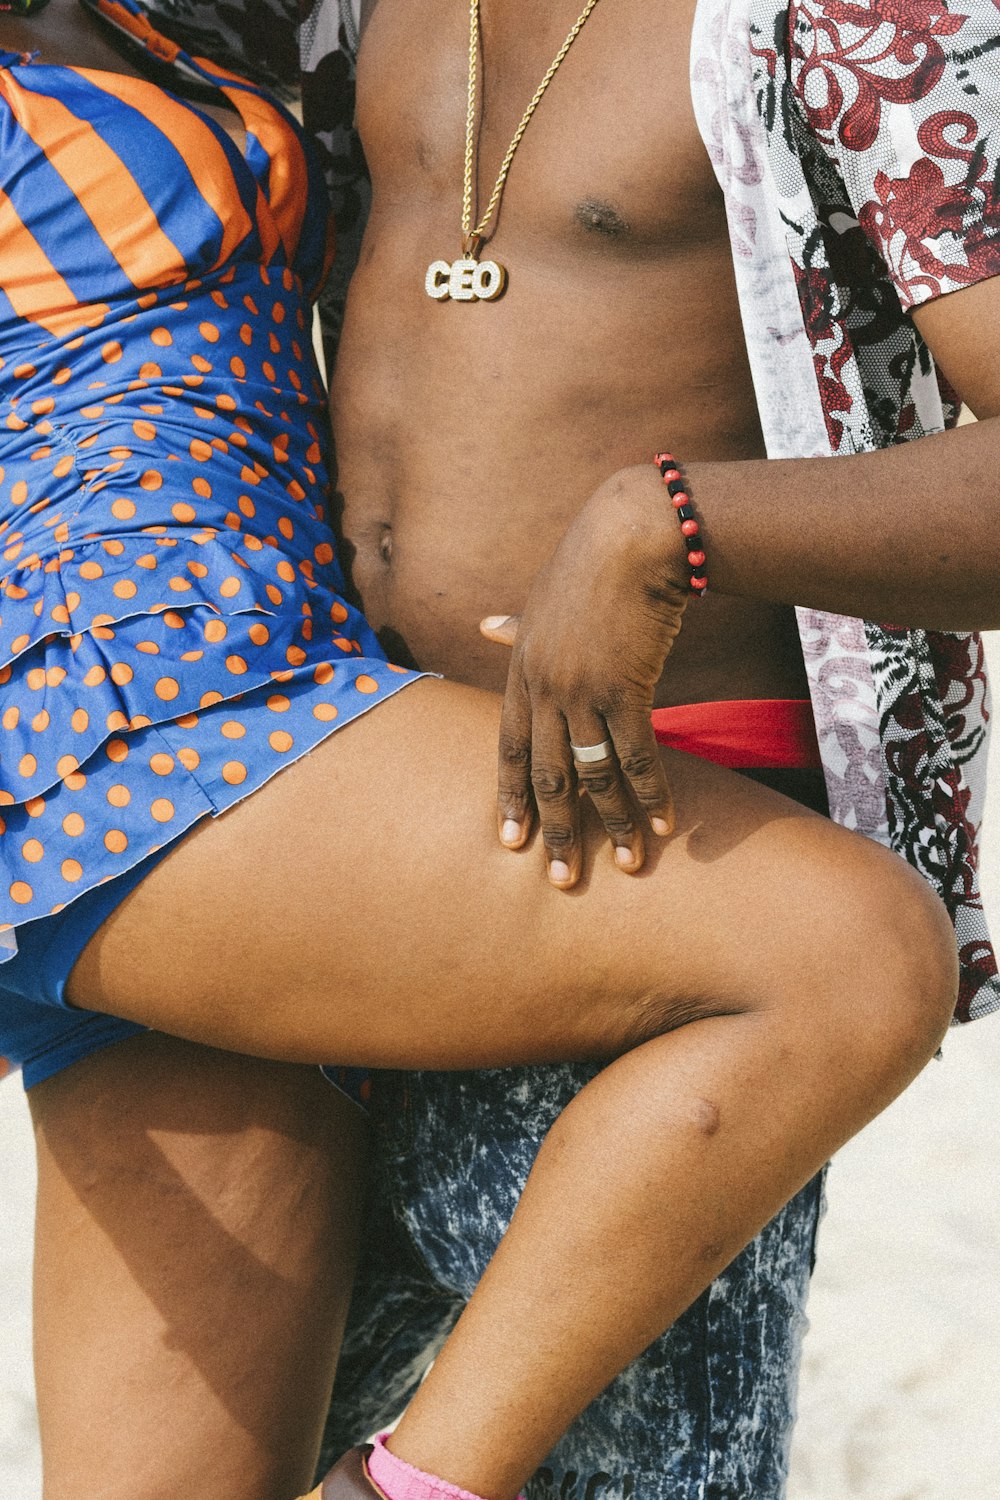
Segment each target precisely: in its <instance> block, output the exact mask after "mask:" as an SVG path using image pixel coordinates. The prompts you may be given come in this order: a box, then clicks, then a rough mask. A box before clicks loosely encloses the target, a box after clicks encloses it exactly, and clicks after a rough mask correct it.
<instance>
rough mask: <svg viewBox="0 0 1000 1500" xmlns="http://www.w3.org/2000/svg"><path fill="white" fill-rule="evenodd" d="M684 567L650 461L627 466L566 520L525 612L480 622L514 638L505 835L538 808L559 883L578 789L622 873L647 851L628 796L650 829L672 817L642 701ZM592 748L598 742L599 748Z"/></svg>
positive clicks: (566, 867)
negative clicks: (585, 752)
mask: <svg viewBox="0 0 1000 1500" xmlns="http://www.w3.org/2000/svg"><path fill="white" fill-rule="evenodd" d="M687 573H688V569H687V568H686V566H685V563H684V551H683V538H682V536H681V533H680V528H679V527H678V526H677V524H676V521H675V520H674V516H673V512H672V510H671V509H670V504H669V500H668V498H667V495H666V492H665V491H664V490H663V487H662V485H661V484H660V480H659V475H658V474H657V473H656V470H655V469H654V468H653V466H652V464H651V465H650V466H649V470H648V473H647V471H646V470H623V471H622V472H621V473H620V474H618V475H615V476H614V477H613V478H612V479H610V480H609V481H608V482H607V483H606V484H604V485H602V486H601V488H600V489H599V490H598V491H597V492H596V493H595V494H594V495H593V496H592V497H591V499H590V500H589V501H588V502H587V504H586V505H585V506H584V508H583V510H582V511H581V512H580V514H579V515H578V516H577V518H576V520H575V521H574V522H573V524H572V525H571V526H570V527H569V529H568V531H567V532H566V534H565V536H564V537H563V539H562V541H561V542H560V544H559V546H558V548H557V549H556V552H555V554H554V555H553V557H552V559H551V560H550V561H549V562H548V563H547V564H546V566H545V567H544V568H543V569H542V570H541V572H540V573H539V574H538V576H537V577H536V579H535V582H534V584H533V585H532V589H531V593H530V594H529V596H528V601H527V604H526V605H525V609H524V613H523V615H521V616H507V617H502V616H501V617H491V618H490V619H489V620H484V621H483V623H482V625H481V627H480V628H481V630H482V631H483V634H484V635H486V636H488V637H489V638H490V639H491V640H495V641H497V642H498V643H499V644H502V645H507V646H510V647H512V649H513V658H512V661H511V666H510V672H509V675H508V678H507V692H506V696H505V698H504V707H503V717H502V720H501V726H500V780H499V798H498V819H499V828H500V839H501V842H502V843H503V844H505V845H506V847H507V848H509V849H520V848H521V847H522V846H523V845H524V843H525V842H526V841H527V838H528V836H529V834H530V832H531V828H532V824H533V822H534V817H535V813H536V812H537V814H538V818H539V821H540V824H541V830H542V838H543V842H544V846H545V856H546V862H547V865H548V872H549V879H550V880H551V881H552V884H553V885H555V886H557V887H559V888H560V889H562V890H569V889H570V888H571V887H572V886H574V885H576V884H577V882H578V881H579V879H580V875H581V867H582V849H581V840H580V808H579V792H580V791H581V790H582V791H585V792H586V793H587V794H588V795H589V797H590V799H591V801H592V802H593V803H594V806H595V807H596V809H597V811H598V813H599V815H600V817H601V820H602V822H603V823H604V826H605V828H606V829H607V831H608V834H609V836H610V838H611V840H612V843H613V844H614V848H615V861H616V863H617V864H618V866H619V867H620V868H621V869H622V870H624V871H626V872H627V873H629V874H633V873H635V871H637V870H639V869H640V868H641V867H642V863H643V859H644V857H645V849H644V842H643V830H642V826H641V823H640V821H639V819H638V817H637V808H640V809H642V811H643V812H645V814H646V815H647V817H648V819H649V822H650V825H651V826H652V828H653V831H654V832H655V833H657V834H660V835H665V834H668V833H669V832H670V831H671V829H672V828H673V822H674V814H673V803H672V799H671V795H670V788H669V786H668V784H667V779H666V776H665V774H664V771H663V765H662V762H661V759H660V754H659V750H658V748H657V744H656V739H655V736H654V734H653V730H652V726H651V724H650V713H651V711H652V707H653V693H654V690H655V688H656V685H657V683H658V682H659V680H660V676H661V674H662V671H663V664H664V662H665V661H666V658H667V656H668V654H669V652H670V649H671V646H672V645H673V642H674V638H675V637H676V635H677V632H678V631H679V630H680V627H681V619H682V616H683V614H684V609H685V606H686V603H687ZM574 747H575V748H576V749H577V750H578V751H579V750H580V749H590V750H591V756H592V758H580V757H579V756H574V753H573V749H574ZM597 747H606V749H607V753H606V754H602V755H595V754H594V751H595V750H596V749H597Z"/></svg>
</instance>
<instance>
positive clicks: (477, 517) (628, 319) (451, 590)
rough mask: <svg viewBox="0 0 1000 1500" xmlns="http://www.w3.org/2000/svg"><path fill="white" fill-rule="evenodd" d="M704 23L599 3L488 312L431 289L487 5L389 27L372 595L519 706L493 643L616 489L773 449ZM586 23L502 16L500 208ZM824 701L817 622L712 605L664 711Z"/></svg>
mask: <svg viewBox="0 0 1000 1500" xmlns="http://www.w3.org/2000/svg"><path fill="white" fill-rule="evenodd" d="M693 14H694V4H693V3H692V0H684V3H683V4H682V5H680V6H670V7H667V8H666V9H663V8H660V7H655V8H651V7H649V6H647V5H644V4H641V3H640V0H613V3H610V4H605V5H598V6H597V8H596V9H595V10H594V12H593V13H592V15H591V16H590V18H589V19H588V21H587V23H586V25H585V26H584V28H583V30H582V32H581V33H580V35H579V36H578V38H577V40H576V42H575V43H574V45H573V47H572V48H571V50H570V52H569V53H568V55H567V57H566V60H565V62H564V63H563V65H562V67H561V68H560V70H559V72H558V73H557V75H556V77H555V78H554V80H553V82H552V84H551V86H550V88H549V90H548V92H547V94H546V96H545V98H544V100H543V101H542V103H541V105H540V106H539V108H538V111H537V113H536V114H535V116H534V118H533V119H532V120H531V122H530V124H529V126H528V129H527V131H526V133H525V136H524V139H523V142H522V144H521V145H520V147H519V149H518V151H517V154H516V156H515V158H514V162H513V165H512V167H511V171H510V176H509V180H508V183H507V186H506V190H505V192H504V195H503V197H502V200H501V203H500V207H499V212H498V214H497V216H496V218H495V220H494V226H493V233H492V236H491V238H490V239H489V241H488V243H487V247H486V248H484V250H483V252H482V254H483V256H484V258H485V257H486V256H487V255H495V257H496V258H497V259H499V260H501V261H502V262H503V263H504V264H505V265H506V266H507V268H508V271H509V276H510V281H509V287H508V290H507V292H506V293H505V295H504V296H503V297H502V298H501V299H499V300H498V301H496V302H489V303H484V304H481V305H480V304H476V303H463V302H443V303H442V302H436V301H434V300H432V299H431V298H429V297H428V296H427V295H426V294H425V292H424V289H423V280H424V273H425V270H426V267H427V265H428V264H429V262H430V261H432V260H434V259H436V258H439V257H441V256H444V257H445V258H446V259H449V260H450V259H452V258H453V257H455V256H457V255H458V254H459V252H460V246H461V199H462V181H463V152H464V144H465V101H466V89H467V80H468V46H469V14H468V9H467V7H465V6H457V7H456V6H455V5H452V4H446V3H444V0H421V3H419V4H415V5H410V4H408V5H402V4H399V3H395V0H372V3H371V4H369V5H368V7H367V10H366V11H363V14H362V24H363V33H362V38H363V39H362V44H361V48H360V52H359V59H358V113H357V125H358V131H359V134H360V137H361V140H362V143H363V145H364V148H365V154H366V157H367V161H368V166H369V169H370V172H371V177H372V184H373V193H374V197H373V209H372V214H371V217H370V219H369V223H368V227H367V231H366V235H365V240H364V245H363V249H362V254H361V259H360V264H359V267H358V270H357V272H356V273H355V276H354V279H353V282H352V284H351V291H350V296H349V299H348V304H347V312H346V318H345V325H344V333H343V339H342V342H341V346H340V354H339V359H338V362H337V368H336V376H335V380H334V394H333V412H334V425H335V431H336V440H337V453H338V465H339V488H340V492H341V496H342V499H343V514H342V518H341V525H342V528H343V531H344V534H345V537H346V539H347V541H348V543H349V546H350V550H349V553H348V555H350V553H351V552H353V564H352V568H353V578H354V582H355V585H356V586H357V588H358V590H359V592H360V594H361V596H362V598H363V600H364V607H365V610H366V612H367V614H368V617H369V619H370V620H371V621H372V623H373V625H374V626H375V627H376V628H377V629H379V630H380V631H381V632H382V638H383V641H384V643H385V644H386V646H387V648H388V649H389V651H390V654H393V652H396V653H397V654H399V653H400V652H405V654H406V655H407V656H409V657H410V658H412V659H414V660H415V661H416V662H418V663H419V664H420V665H421V666H422V667H425V668H429V669H431V670H435V671H440V672H443V673H445V674H446V675H448V676H449V677H453V678H457V679H459V680H461V681H464V682H468V683H473V684H478V685H481V686H484V687H489V688H493V689H497V690H501V691H502V689H503V686H504V680H505V676H506V671H507V665H508V658H507V655H506V653H505V652H503V651H501V650H498V649H497V647H496V646H495V645H492V644H491V643H489V642H488V641H485V640H483V639H482V638H481V637H480V636H479V634H478V630H477V626H478V622H479V620H480V619H481V618H482V617H483V616H486V615H491V614H497V613H517V612H518V611H519V610H520V608H521V605H522V604H523V601H524V598H525V595H526V593H527V590H528V587H529V585H530V583H531V581H532V579H533V577H534V575H535V574H536V572H537V571H538V569H539V567H540V566H541V564H542V563H544V562H545V560H546V559H547V557H548V556H549V555H550V553H551V552H552V551H553V549H554V547H555V546H556V544H557V542H558V541H559V538H560V537H561V536H562V534H563V532H564V531H565V529H566V527H567V525H568V523H569V521H570V520H571V519H572V517H573V515H574V514H575V513H576V511H577V510H578V509H579V507H580V506H581V505H582V504H583V502H584V501H585V500H586V499H587V497H588V496H589V495H590V494H591V493H592V492H593V491H594V490H595V489H596V488H597V486H598V485H599V484H600V483H602V481H603V480H605V479H606V478H607V477H608V476H609V475H610V474H612V473H613V472H614V471H615V470H617V469H619V468H622V467H624V466H626V465H629V464H638V463H643V462H647V461H648V460H649V459H650V458H651V456H652V454H653V452H654V451H655V450H656V449H657V448H658V447H663V446H670V447H672V448H673V449H674V450H675V451H676V452H678V453H680V454H683V455H684V456H685V458H688V459H689V460H691V461H694V460H696V459H743V458H757V457H760V456H762V455H763V451H764V449H763V442H762V438H761V433H760V426H759V422H758V418H757V410H756V403H755V398H754V392H753V387H752V384H751V379H750V371H749V367H748V364H747V357H746V352H745V347H744V342H743V334H742V328H741V323H740V315H739V308H738V305H737V298H736V289H735V284H734V280H733V271H732V260H731V250H730V244H729V236H728V232H727V227H726V219H725V211H724V207H723V202H722V196H721V193H720V191H719V188H718V186H717V183H716V180H715V177H714V174H713V171H712V168H711V164H710V162H709V159H708V156H707V153H706V151H705V148H704V145H703V143H702V141H701V138H700V136H699V134H698V130H697V126H696V123H695V119H694V115H693V112H692V106H691V99H690V90H689V84H688V53H689V50H690V38H691V25H692V19H693ZM575 19H576V6H575V4H574V6H573V8H572V10H568V9H564V8H562V7H560V6H558V5H556V6H552V5H541V4H533V5H531V6H529V7H525V6H515V5H511V4H490V5H487V6H486V7H484V9H483V14H482V59H483V62H482V67H481V75H482V85H481V98H482V111H481V124H480V128H479V132H478V136H477V149H476V155H475V164H476V169H477V176H478V189H477V191H478V203H479V207H480V210H481V209H482V206H483V205H484V204H485V202H486V201H487V199H488V197H489V194H490V191H491V189H492V185H493V182H494V179H495V175H496V172H497V170H498V168H499V165H500V162H501V160H502V158H503V155H504V152H505V150H506V148H507V145H508V142H509V140H510V137H511V135H512V134H513V132H514V129H515V127H516V126H517V123H518V121H519V119H520V117H521V113H522V111H523V109H524V108H525V106H526V104H527V103H528V101H529V99H530V98H531V96H532V94H533V92H534V90H535V88H536V87H537V85H538V83H539V80H540V79H541V77H542V75H543V74H544V72H545V69H546V67H547V66H548V64H549V62H550V61H551V59H552V57H553V56H554V55H555V54H556V52H557V50H558V49H559V47H560V45H561V44H562V42H563V40H564V37H565V35H566V32H567V30H568V29H569V27H570V25H571V24H572V23H573V21H574V20H575ZM664 498H666V497H664ZM581 629H585V622H583V621H581ZM805 696H807V689H806V684H805V674H804V669H803V665H802V658H801V652H800V649H799V642H798V635H797V631H796V627H795V620H794V616H793V613H792V611H791V610H790V609H788V608H785V607H781V606H776V605H770V604H766V603H762V602H760V601H750V600H744V599H736V598H732V597H730V598H724V597H722V596H721V595H718V594H713V595H709V597H708V598H707V599H706V600H705V601H704V602H703V604H701V605H699V606H698V607H696V608H692V609H690V610H689V611H688V613H687V616H686V619H685V626H684V630H683V631H682V633H681V636H680V638H679V641H678V644H677V646H676V648H675V650H674V652H673V654H672V656H671V658H670V662H669V667H668V670H667V672H666V674H665V675H664V678H663V680H662V682H661V683H660V687H659V690H658V693H657V699H656V702H657V705H658V706H662V705H672V704H683V703H690V702H698V701H704V700H709V699H725V698H802V697H805Z"/></svg>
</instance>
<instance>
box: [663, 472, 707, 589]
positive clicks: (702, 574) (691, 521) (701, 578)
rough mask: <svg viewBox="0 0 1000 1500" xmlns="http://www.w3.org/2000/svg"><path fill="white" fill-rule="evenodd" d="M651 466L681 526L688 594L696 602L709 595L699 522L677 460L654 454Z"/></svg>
mask: <svg viewBox="0 0 1000 1500" xmlns="http://www.w3.org/2000/svg"><path fill="white" fill-rule="evenodd" d="M653 462H654V463H655V464H656V467H657V468H658V469H659V471H660V478H661V479H662V480H663V483H664V484H665V485H666V487H667V490H668V491H669V494H670V499H671V502H672V504H673V507H674V510H675V511H676V512H677V519H678V521H680V523H681V531H682V532H683V534H684V538H685V540H686V542H687V547H688V554H687V560H688V566H689V567H690V569H691V576H690V578H689V580H688V581H689V583H690V585H691V592H692V593H693V594H697V596H698V598H699V599H704V597H705V595H706V594H707V593H708V573H707V570H706V568H705V544H704V542H703V541H702V537H701V531H700V530H699V528H698V522H697V521H696V520H695V515H694V507H693V506H692V504H691V496H690V495H689V494H688V492H687V489H686V487H685V484H684V476H683V475H682V473H681V471H680V469H679V468H678V466H677V460H676V458H674V455H673V454H672V453H657V454H656V456H655V458H654V459H653Z"/></svg>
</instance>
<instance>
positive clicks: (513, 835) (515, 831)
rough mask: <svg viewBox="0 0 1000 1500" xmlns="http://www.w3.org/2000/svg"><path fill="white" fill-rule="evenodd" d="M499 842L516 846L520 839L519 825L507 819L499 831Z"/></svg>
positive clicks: (511, 819)
mask: <svg viewBox="0 0 1000 1500" xmlns="http://www.w3.org/2000/svg"><path fill="white" fill-rule="evenodd" d="M500 838H501V841H502V842H503V843H505V844H517V843H519V842H520V839H521V825H520V823H515V822H514V819H513V818H508V819H507V821H506V822H505V823H504V825H503V827H502V828H501V830H500Z"/></svg>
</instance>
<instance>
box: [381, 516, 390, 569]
mask: <svg viewBox="0 0 1000 1500" xmlns="http://www.w3.org/2000/svg"><path fill="white" fill-rule="evenodd" d="M378 550H379V553H380V555H381V558H382V561H383V562H384V563H385V564H386V566H387V567H388V565H389V564H390V563H391V562H392V527H391V526H390V525H389V524H388V523H387V522H383V524H382V534H381V536H380V537H379V541H378Z"/></svg>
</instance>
